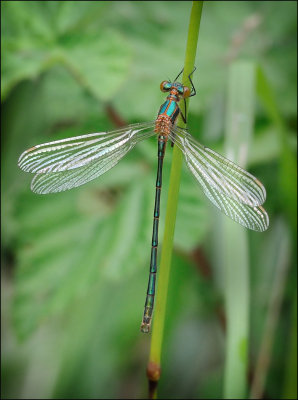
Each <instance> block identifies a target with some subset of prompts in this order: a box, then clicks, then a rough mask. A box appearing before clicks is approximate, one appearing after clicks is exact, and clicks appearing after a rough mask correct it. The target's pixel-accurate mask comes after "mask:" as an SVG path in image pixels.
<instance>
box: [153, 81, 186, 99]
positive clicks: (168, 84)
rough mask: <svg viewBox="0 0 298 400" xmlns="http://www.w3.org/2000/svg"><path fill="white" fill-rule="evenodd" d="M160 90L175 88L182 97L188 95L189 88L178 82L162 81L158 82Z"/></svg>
mask: <svg viewBox="0 0 298 400" xmlns="http://www.w3.org/2000/svg"><path fill="white" fill-rule="evenodd" d="M160 90H161V91H162V92H170V91H171V90H176V91H177V92H178V95H180V96H182V97H183V98H184V99H185V98H186V97H189V96H190V89H189V88H188V87H187V86H183V85H182V83H179V82H173V83H172V82H170V81H162V82H161V84H160Z"/></svg>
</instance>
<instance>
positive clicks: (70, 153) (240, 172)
mask: <svg viewBox="0 0 298 400" xmlns="http://www.w3.org/2000/svg"><path fill="white" fill-rule="evenodd" d="M181 73H182V71H181V72H180V74H181ZM180 74H179V75H178V76H177V77H176V78H175V80H174V81H173V82H171V81H163V82H161V84H160V89H161V91H162V92H168V93H169V95H168V96H167V98H166V101H165V102H164V103H163V104H162V105H161V107H160V109H159V112H158V116H157V119H156V120H155V121H152V122H147V123H137V124H132V125H129V126H127V127H125V128H121V129H117V130H114V131H110V132H100V133H91V134H89V135H82V136H77V137H73V138H68V139H62V140H56V141H53V142H50V143H44V144H40V145H37V146H34V147H31V148H30V149H28V150H26V151H25V152H24V153H23V154H22V155H21V156H20V158H19V162H18V164H19V167H20V168H21V169H23V170H24V171H26V172H31V173H34V174H36V175H35V176H34V178H33V180H32V183H31V190H32V191H33V192H35V193H39V194H47V193H56V192H62V191H64V190H68V189H72V188H74V187H77V186H81V185H83V184H85V183H86V182H89V181H91V180H92V179H95V178H97V177H98V176H100V175H102V174H103V173H104V172H106V171H108V170H109V169H110V168H112V167H113V166H114V165H116V164H117V163H118V161H119V160H120V159H121V158H122V157H123V156H124V155H125V154H126V153H127V152H128V151H129V150H131V149H132V148H133V147H134V146H135V145H136V144H137V143H139V142H140V141H142V140H144V139H146V138H149V137H151V136H154V135H156V136H157V138H158V165H157V178H156V191H155V206H154V216H153V218H154V219H153V233H152V246H151V261H150V274H149V281H148V288H147V296H146V302H145V308H144V314H143V320H142V325H141V331H142V332H149V330H150V324H151V319H152V313H153V304H154V296H155V283H156V272H157V246H158V224H159V215H160V194H161V186H162V168H163V159H164V155H165V148H166V144H167V142H168V140H170V141H171V142H172V144H175V145H177V146H178V147H179V149H180V150H181V151H182V153H183V155H184V157H185V161H186V164H187V166H188V168H189V169H190V171H191V172H192V174H193V176H194V177H195V179H196V180H197V181H198V182H199V184H200V185H201V187H202V189H203V192H204V193H205V195H206V196H207V197H208V198H209V200H210V201H211V202H212V203H213V204H214V205H215V206H216V207H217V208H219V209H220V210H221V211H222V212H223V213H224V214H226V215H227V216H228V217H230V218H232V219H233V220H234V221H236V222H238V223H239V224H241V225H243V226H245V227H246V228H249V229H252V230H255V231H260V232H262V231H265V230H266V229H267V228H268V225H269V218H268V215H267V213H266V211H265V210H264V208H263V207H262V206H261V204H263V202H264V201H265V199H266V191H265V188H264V186H263V185H262V183H261V182H260V181H259V180H258V179H257V178H255V177H254V176H253V175H251V174H250V173H249V172H247V171H245V170H244V169H242V168H241V167H239V166H238V165H236V164H234V163H233V162H231V161H230V160H228V159H226V158H224V157H223V156H221V155H219V154H217V153H216V152H215V151H213V150H211V149H209V148H208V147H205V146H203V145H202V144H200V143H198V142H197V141H196V140H195V139H194V138H193V137H192V136H191V135H190V134H189V133H188V131H187V130H185V129H182V128H179V127H178V126H177V125H176V121H177V117H178V115H179V114H180V115H181V116H182V118H183V120H184V121H185V117H184V116H183V113H182V112H181V109H180V108H179V106H178V103H179V101H180V99H184V101H185V99H186V98H187V97H191V96H194V95H195V94H196V91H195V88H194V85H193V83H192V80H191V74H190V75H189V77H188V78H189V82H190V85H191V89H189V87H187V86H184V85H182V84H181V83H179V82H177V79H178V77H179V76H180ZM185 122H186V121H185Z"/></svg>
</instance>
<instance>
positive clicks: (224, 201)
mask: <svg viewBox="0 0 298 400" xmlns="http://www.w3.org/2000/svg"><path fill="white" fill-rule="evenodd" d="M170 138H171V140H172V141H174V142H175V143H176V144H177V146H178V147H179V148H180V149H181V151H182V152H183V154H184V156H185V160H186V163H187V166H188V168H189V169H190V171H191V172H192V174H193V175H194V177H195V178H196V180H197V181H198V182H199V183H200V185H201V186H202V188H203V191H204V193H205V195H206V196H207V197H208V198H209V200H210V201H211V202H212V203H213V204H214V205H215V206H216V207H217V208H219V209H220V210H221V211H222V212H223V213H224V214H225V215H227V216H228V217H230V218H232V219H233V220H234V221H236V222H238V223H239V224H241V225H244V226H245V227H247V228H249V229H252V230H256V231H264V230H266V229H267V228H268V226H269V218H268V215H267V213H266V211H265V210H264V208H263V207H261V206H260V204H262V203H263V202H264V201H265V198H266V191H265V188H264V186H263V185H262V184H261V182H259V181H258V180H257V179H256V178H255V177H254V176H253V175H251V174H250V173H248V172H247V171H245V170H244V169H243V168H241V167H239V166H238V165H236V164H234V163H233V162H232V161H230V160H228V159H226V158H224V157H223V156H221V155H219V154H217V153H216V152H214V151H213V150H211V149H208V148H207V147H204V146H202V145H201V144H200V143H198V142H197V141H196V140H195V139H194V138H193V137H192V136H191V135H190V134H189V133H188V132H187V131H185V130H183V129H180V128H177V127H174V128H173V130H172V132H171V134H170Z"/></svg>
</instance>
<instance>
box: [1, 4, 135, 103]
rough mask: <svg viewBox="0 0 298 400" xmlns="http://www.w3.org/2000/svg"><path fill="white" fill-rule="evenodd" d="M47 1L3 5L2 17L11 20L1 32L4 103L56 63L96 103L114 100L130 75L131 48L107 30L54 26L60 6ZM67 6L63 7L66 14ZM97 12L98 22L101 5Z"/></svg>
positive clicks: (2, 94) (89, 15)
mask: <svg viewBox="0 0 298 400" xmlns="http://www.w3.org/2000/svg"><path fill="white" fill-rule="evenodd" d="M49 3H50V2H43V3H40V4H37V3H36V2H27V3H22V2H12V3H11V2H4V7H3V14H4V16H3V19H4V21H5V20H6V19H8V20H9V22H10V25H8V22H6V23H5V25H4V28H3V31H2V32H3V33H2V35H3V43H2V47H1V51H2V55H3V63H2V70H1V74H2V86H1V87H2V89H1V97H2V99H5V98H6V97H7V95H8V94H9V92H10V91H11V90H12V88H13V87H14V86H15V85H16V84H17V83H19V82H21V81H22V80H24V79H33V78H36V77H38V76H39V75H40V74H41V72H43V71H45V70H47V69H49V68H51V67H53V66H54V65H56V64H58V65H62V66H64V67H65V68H66V69H67V70H68V71H69V72H70V73H71V74H72V75H73V76H74V77H75V79H76V80H77V81H78V82H79V84H80V85H82V87H83V88H84V89H85V90H87V91H89V92H90V93H92V94H93V95H94V96H95V97H96V98H97V99H100V100H107V99H109V98H111V96H113V94H114V93H115V91H116V90H117V89H118V88H119V86H120V85H121V84H122V83H123V80H124V79H125V77H126V74H127V72H128V67H129V65H130V63H131V49H130V47H129V45H128V44H127V42H126V41H124V40H123V38H122V37H121V36H120V35H119V34H117V33H116V32H114V31H109V30H107V29H106V30H105V32H104V34H99V32H98V31H97V32H96V34H95V33H94V32H93V31H92V30H91V29H85V30H84V31H82V32H81V33H79V34H78V33H75V32H73V31H72V28H73V26H72V24H69V25H68V28H69V29H70V32H67V30H66V26H67V24H66V26H64V27H63V28H62V27H61V25H60V27H59V25H58V26H57V25H56V23H55V22H54V21H55V17H56V16H57V15H59V12H60V9H61V7H60V6H59V5H58V4H56V7H54V8H53V7H51V6H50V4H49ZM54 3H55V2H54ZM62 4H63V3H62ZM70 4H71V5H72V7H77V5H76V4H74V3H70ZM69 7H70V6H68V9H69ZM49 8H50V9H51V10H50V11H51V12H49ZM64 8H65V6H62V10H63V9H64ZM93 8H94V7H93ZM91 10H92V6H91V8H89V10H88V18H90V17H92V19H94V18H95V16H96V13H94V14H92V12H91ZM95 10H97V11H99V12H98V17H99V21H98V23H100V17H102V13H101V7H100V6H97V7H95ZM84 18H86V15H84V13H83V15H82V16H81V17H80V21H76V24H77V25H80V22H82V21H84ZM61 30H62V32H61ZM4 55H5V57H4ZM100 77H104V78H102V79H100ZM109 77H111V79H110V78H109Z"/></svg>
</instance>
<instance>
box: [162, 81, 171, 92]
mask: <svg viewBox="0 0 298 400" xmlns="http://www.w3.org/2000/svg"><path fill="white" fill-rule="evenodd" d="M171 87H172V84H171V83H170V82H168V81H162V82H161V84H160V90H161V91H162V92H168V91H169V90H171Z"/></svg>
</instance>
